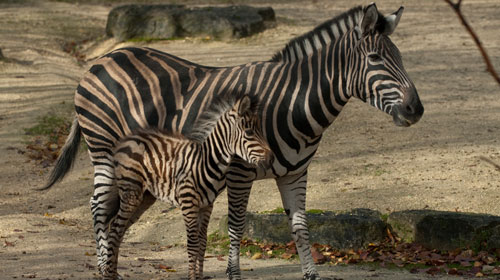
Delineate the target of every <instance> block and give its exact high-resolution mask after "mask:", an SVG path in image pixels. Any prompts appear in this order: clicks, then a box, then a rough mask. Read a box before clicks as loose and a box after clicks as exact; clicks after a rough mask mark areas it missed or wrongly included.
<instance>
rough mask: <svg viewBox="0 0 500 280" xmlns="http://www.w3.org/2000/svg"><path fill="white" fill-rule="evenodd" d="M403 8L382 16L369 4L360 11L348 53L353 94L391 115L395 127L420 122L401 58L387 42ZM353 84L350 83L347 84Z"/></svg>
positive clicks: (420, 108)
mask: <svg viewBox="0 0 500 280" xmlns="http://www.w3.org/2000/svg"><path fill="white" fill-rule="evenodd" d="M402 14H403V7H401V8H399V9H398V10H397V11H396V12H394V13H392V14H390V15H388V16H383V15H382V14H381V13H380V12H379V11H378V10H377V6H376V5H375V4H374V3H372V4H370V5H368V6H367V7H365V8H364V9H363V15H362V19H361V21H360V23H359V25H358V26H356V27H355V28H354V29H353V32H352V36H353V39H354V40H355V44H354V45H355V47H354V48H352V52H351V53H350V61H351V63H353V64H354V65H351V67H352V69H357V70H355V71H359V72H357V73H353V74H352V75H351V77H357V78H352V80H357V81H355V84H351V85H352V87H353V88H352V89H354V91H353V94H354V95H355V96H357V97H358V98H360V99H361V100H363V101H365V102H367V103H369V104H370V105H372V106H374V107H376V108H378V109H380V110H382V111H384V112H386V113H388V114H390V115H392V117H393V120H394V123H395V124H396V125H398V126H410V125H412V124H414V123H416V122H418V121H419V120H420V118H421V117H422V115H423V113H424V107H423V106H422V103H421V102H420V98H419V97H418V93H417V90H416V88H415V86H414V84H413V82H412V81H411V79H410V77H409V76H408V73H406V71H405V69H404V67H403V61H402V59H401V54H400V52H399V50H398V48H397V47H396V45H394V43H393V42H392V41H391V39H390V38H389V35H391V34H392V33H393V32H394V29H395V28H396V26H397V25H398V23H399V19H400V18H401V15H402ZM351 82H354V81H351Z"/></svg>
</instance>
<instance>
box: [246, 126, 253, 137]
mask: <svg viewBox="0 0 500 280" xmlns="http://www.w3.org/2000/svg"><path fill="white" fill-rule="evenodd" d="M245 134H246V135H247V136H253V135H254V134H255V132H254V131H253V129H249V128H248V129H245Z"/></svg>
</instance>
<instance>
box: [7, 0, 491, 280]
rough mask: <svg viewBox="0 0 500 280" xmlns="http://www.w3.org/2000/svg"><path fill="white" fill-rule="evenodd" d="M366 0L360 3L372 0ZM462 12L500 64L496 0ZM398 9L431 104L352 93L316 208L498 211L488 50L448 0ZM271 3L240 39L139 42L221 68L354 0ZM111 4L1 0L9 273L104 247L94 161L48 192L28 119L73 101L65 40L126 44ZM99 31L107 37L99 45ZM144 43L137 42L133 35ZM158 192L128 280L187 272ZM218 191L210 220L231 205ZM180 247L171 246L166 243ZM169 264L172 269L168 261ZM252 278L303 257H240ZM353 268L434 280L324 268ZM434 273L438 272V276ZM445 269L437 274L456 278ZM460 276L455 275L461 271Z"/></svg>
mask: <svg viewBox="0 0 500 280" xmlns="http://www.w3.org/2000/svg"><path fill="white" fill-rule="evenodd" d="M365 2H366V1H360V2H359V3H360V4H366V3H365ZM464 2H465V3H464V4H463V10H464V11H465V12H466V16H467V17H468V19H469V20H470V23H471V24H472V26H473V27H474V28H475V30H476V31H477V32H478V34H479V36H480V37H481V38H482V40H483V43H484V45H485V47H486V48H487V49H488V51H489V53H490V56H491V58H492V60H493V63H494V65H495V66H496V67H497V69H499V70H500V36H498V31H499V29H500V17H499V16H498V12H500V2H498V1H497V0H475V1H464ZM377 4H378V7H379V9H381V10H382V11H384V12H392V11H393V10H396V9H397V8H398V7H399V6H400V5H405V7H406V9H405V13H404V15H403V18H402V20H401V22H400V25H399V27H398V30H396V32H395V34H394V35H393V36H392V38H393V41H394V42H395V43H396V45H398V47H399V48H400V50H401V52H402V54H403V58H404V62H405V66H406V69H407V71H408V72H409V74H410V76H411V77H412V78H413V80H414V83H415V85H416V86H417V89H418V90H419V94H420V97H421V100H422V102H423V104H424V106H425V114H424V117H423V118H422V120H421V121H420V122H419V123H418V124H416V125H415V126H413V127H410V128H399V127H395V126H394V125H393V123H392V118H391V117H389V116H387V115H385V114H383V113H380V112H378V111H377V110H376V109H374V108H371V107H369V106H367V105H366V104H363V103H362V102H360V101H358V100H352V101H351V102H349V104H348V105H347V106H346V108H345V109H344V110H343V112H342V113H341V115H340V117H339V118H338V120H337V121H336V122H335V123H334V124H333V125H332V127H331V128H329V130H328V131H327V132H326V134H325V136H324V137H323V142H322V144H321V147H320V149H319V151H318V153H317V155H316V157H315V159H314V161H313V163H312V164H311V168H310V176H309V189H308V197H307V205H308V208H315V209H327V210H345V209H352V208H359V207H365V208H370V209H375V210H379V211H381V212H383V213H389V212H392V211H398V210H405V209H436V210H448V211H461V212H476V213H489V214H493V215H500V204H499V203H498V201H499V196H500V180H499V178H500V172H498V171H497V170H495V168H494V167H493V166H492V165H490V164H489V163H487V162H486V161H484V160H482V159H481V157H487V158H490V159H491V160H493V161H495V162H497V163H500V143H499V142H498V141H499V140H500V139H499V136H500V122H499V120H500V101H499V98H500V88H499V87H498V85H497V84H495V82H494V81H493V79H492V78H491V77H490V76H489V74H488V73H487V72H486V71H485V66H484V64H483V61H482V58H481V57H480V55H479V52H478V50H477V49H476V47H475V45H474V44H473V42H472V41H471V39H470V38H469V35H468V34H466V33H465V32H464V29H463V27H462V26H461V25H459V23H458V20H457V19H456V17H455V15H454V13H453V12H452V11H451V9H450V8H449V7H448V6H446V5H445V4H444V2H442V1H432V0H425V1H424V0H422V1H401V0H399V1H397V0H387V1H379V2H378V3H377ZM256 5H271V6H272V7H273V8H274V9H275V11H276V13H277V17H278V26H277V27H276V28H274V29H271V30H268V31H265V32H264V33H262V34H259V35H256V36H253V37H252V38H247V39H242V40H239V41H231V42H214V41H208V42H204V41H200V40H192V39H188V40H176V41H161V42H154V43H149V44H146V43H140V45H148V46H150V47H154V48H158V49H161V50H163V51H167V52H170V53H173V54H176V55H178V56H181V57H184V58H186V59H189V60H192V61H195V62H198V63H201V64H206V65H214V66H224V65H234V64H240V63H246V62H249V61H255V60H265V59H268V58H270V57H271V56H272V54H274V53H275V52H276V51H278V50H279V49H281V48H282V47H283V46H284V45H285V43H286V42H287V41H288V40H289V39H291V38H292V37H294V36H297V35H300V34H302V33H304V32H306V31H308V30H310V29H311V28H312V27H313V26H315V25H317V24H318V23H320V22H322V21H324V20H326V19H329V18H331V17H332V16H333V15H335V14H337V13H340V12H342V11H344V10H346V9H348V8H350V7H351V6H352V5H354V3H353V2H352V1H347V0H338V1H326V0H324V1H323V0H321V1H320V0H318V1H310V2H305V3H302V2H289V1H279V0H276V1H275V2H273V1H271V0H269V1H259V2H257V3H256ZM111 8H112V6H110V5H84V4H70V3H63V2H47V1H44V0H40V1H34V0H33V1H0V27H1V28H0V38H1V40H0V48H1V49H2V51H3V54H4V55H5V56H6V57H7V58H8V59H9V60H8V61H7V62H0V151H1V152H0V216H1V218H0V279H16V278H17V279H19V278H36V279H94V278H95V277H96V269H95V262H96V258H95V255H94V254H95V250H94V240H93V232H92V229H91V215H90V210H89V206H88V200H89V198H90V195H91V193H92V180H91V178H92V169H91V167H90V163H89V160H88V157H87V155H86V153H84V152H82V153H80V155H79V158H78V160H77V162H76V165H75V168H74V170H73V172H72V173H71V174H70V175H69V176H68V177H67V178H66V179H65V180H64V181H63V182H62V183H60V184H58V185H57V186H55V187H53V188H52V189H51V190H50V191H47V192H43V193H40V192H36V191H33V188H35V187H39V186H41V185H43V182H44V181H45V180H46V178H47V172H48V170H49V169H48V168H43V167H42V166H40V165H39V164H37V163H36V162H33V161H30V160H29V159H28V158H27V157H25V156H24V155H23V154H22V151H23V150H25V145H26V144H25V143H26V140H27V136H25V134H24V128H28V127H30V126H32V125H33V124H34V123H35V122H36V120H37V118H39V117H40V116H43V115H44V114H46V113H47V112H56V113H61V114H68V116H70V114H71V112H72V110H73V109H72V100H73V93H74V89H75V87H76V85H77V83H78V80H79V79H80V77H81V76H82V74H83V72H84V71H85V70H86V69H88V67H89V66H88V64H87V63H78V62H77V61H76V60H75V58H74V57H72V56H71V55H69V54H68V53H65V52H63V50H62V49H63V46H64V44H65V43H68V42H72V41H75V42H81V41H82V40H85V39H91V41H90V42H91V43H88V44H86V47H87V48H86V49H85V53H86V54H87V57H88V58H91V57H95V56H97V55H100V54H102V53H104V52H106V51H109V50H111V49H112V48H115V47H119V46H123V44H116V43H115V42H113V41H112V40H105V39H104V38H103V34H104V27H105V23H106V16H107V13H108V12H109V10H110V9H111ZM96 40H97V41H98V42H99V43H98V44H96V43H92V42H96ZM136 44H137V43H136ZM280 205H281V201H280V198H279V193H278V191H277V189H276V187H275V185H274V182H273V181H259V182H256V183H255V186H254V189H253V190H252V195H251V198H250V203H249V210H251V211H264V210H271V209H274V208H276V207H278V206H280ZM168 208H169V206H168V205H165V204H161V203H157V204H156V205H155V206H154V207H153V208H152V209H151V210H150V211H149V212H148V213H146V214H145V216H144V217H143V218H142V220H141V221H140V222H139V223H138V224H137V225H135V226H134V227H133V228H131V230H130V232H129V234H128V235H127V237H126V242H125V244H124V245H123V247H122V248H123V249H122V252H121V262H120V265H119V266H120V271H121V273H122V274H123V275H125V276H128V277H126V278H127V279H160V278H165V277H168V278H171V279H180V277H181V276H184V275H186V273H187V264H186V261H185V260H186V253H185V248H184V247H183V244H184V242H185V241H184V240H185V237H184V229H183V224H182V221H181V219H180V214H179V213H178V212H177V211H176V210H174V211H165V210H166V209H168ZM226 209H227V199H226V198H225V195H224V194H223V195H222V196H221V197H220V198H219V199H218V201H217V203H216V207H215V210H214V214H213V219H212V222H211V230H213V229H214V228H216V227H217V224H218V221H219V219H220V217H221V215H223V214H225V213H226ZM170 246H173V247H171V248H169V247H170ZM159 265H163V266H168V267H171V268H172V269H175V270H176V271H175V272H173V271H170V272H169V271H166V270H162V269H158V267H159ZM225 265H226V262H225V261H220V260H217V258H209V259H208V260H207V264H206V271H207V272H206V275H208V276H212V277H214V279H224V278H225V277H224V270H225ZM242 268H243V269H244V277H245V278H246V279H299V278H300V275H301V273H300V266H299V264H298V263H296V262H289V261H280V260H271V261H259V260H250V259H248V258H243V259H242ZM319 269H320V270H321V271H322V275H323V276H326V277H332V278H333V277H338V278H343V279H425V278H426V277H427V276H426V275H413V274H410V273H408V272H404V271H398V270H384V269H376V270H373V269H372V268H366V267H359V266H349V267H333V266H320V267H319ZM434 278H437V277H434ZM446 278H447V277H445V276H442V277H440V279H446ZM454 278H456V277H449V279H454Z"/></svg>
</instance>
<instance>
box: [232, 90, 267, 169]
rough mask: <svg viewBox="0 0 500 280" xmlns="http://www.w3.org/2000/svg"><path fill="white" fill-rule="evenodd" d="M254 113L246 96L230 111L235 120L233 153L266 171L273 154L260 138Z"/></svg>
mask: <svg viewBox="0 0 500 280" xmlns="http://www.w3.org/2000/svg"><path fill="white" fill-rule="evenodd" d="M254 103H255V102H254ZM256 111H257V110H256V109H255V105H254V104H252V100H251V99H250V97H249V96H248V95H245V96H243V97H242V98H241V99H239V100H238V101H237V102H236V103H235V105H234V106H233V108H232V110H231V113H232V115H233V116H234V120H235V123H234V125H233V128H232V135H233V137H231V139H232V143H233V144H234V146H233V149H234V150H233V151H234V154H235V155H237V156H239V157H240V158H241V159H243V160H244V161H246V162H248V163H250V164H253V165H256V166H259V167H262V168H264V169H268V168H270V167H271V165H272V163H273V161H274V154H273V152H272V151H271V149H270V148H269V145H268V144H267V142H266V141H265V140H264V137H263V136H262V130H261V128H260V122H259V121H258V118H257V116H256V115H255V112H256Z"/></svg>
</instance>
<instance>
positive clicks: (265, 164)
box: [257, 152, 274, 170]
mask: <svg viewBox="0 0 500 280" xmlns="http://www.w3.org/2000/svg"><path fill="white" fill-rule="evenodd" d="M273 162H274V154H273V153H272V152H269V153H268V155H267V156H266V159H265V160H262V161H259V163H258V164H257V165H258V166H259V167H260V168H262V169H264V170H267V169H269V168H271V167H272V166H273Z"/></svg>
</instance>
